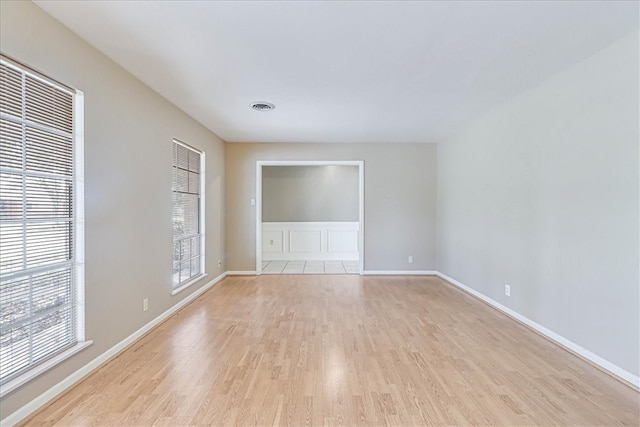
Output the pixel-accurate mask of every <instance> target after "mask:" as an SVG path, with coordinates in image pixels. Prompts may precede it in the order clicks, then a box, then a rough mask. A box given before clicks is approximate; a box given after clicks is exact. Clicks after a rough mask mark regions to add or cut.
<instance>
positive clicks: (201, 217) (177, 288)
mask: <svg viewBox="0 0 640 427" xmlns="http://www.w3.org/2000/svg"><path fill="white" fill-rule="evenodd" d="M178 145H180V146H182V147H184V148H186V149H187V150H190V151H193V152H195V153H196V154H198V156H199V159H200V172H199V174H200V179H199V194H198V200H199V203H198V226H199V227H198V228H199V231H198V234H197V236H198V237H199V238H200V248H199V249H200V255H199V258H200V272H199V273H198V274H196V275H195V276H191V277H190V278H189V279H187V280H185V281H183V282H179V283H177V284H174V282H173V275H174V274H175V273H174V270H173V264H174V262H175V259H173V256H172V260H171V269H172V270H171V271H172V274H171V295H176V294H178V293H180V292H181V291H183V290H185V289H187V288H188V287H190V286H192V285H193V284H195V283H196V282H199V281H200V280H202V279H204V278H205V277H207V275H208V274H207V270H206V265H205V234H206V233H205V205H206V204H205V193H206V191H205V176H206V168H205V164H206V153H205V152H204V151H203V150H200V149H198V148H196V147H194V146H192V145H189V144H187V143H185V142H183V141H181V140H179V139H177V138H173V140H172V143H171V148H172V152H173V151H175V150H176V149H177V146H178ZM175 161H177V160H172V170H171V174H172V178H171V200H172V202H171V211H172V215H173V209H174V199H173V197H174V193H175V192H176V189H175V187H174V185H175V182H176V177H175V176H174V173H175V172H176V171H177V169H176V168H177V165H176V163H175ZM171 226H172V231H171V248H172V253H173V251H174V245H175V240H176V235H175V234H174V232H173V221H172V225H171Z"/></svg>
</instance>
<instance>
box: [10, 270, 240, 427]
mask: <svg viewBox="0 0 640 427" xmlns="http://www.w3.org/2000/svg"><path fill="white" fill-rule="evenodd" d="M226 276H227V273H222V274H221V275H219V276H218V277H216V278H215V279H213V280H211V281H210V282H208V283H207V284H206V285H204V286H202V287H201V288H200V289H198V290H197V291H195V292H194V293H192V294H191V295H189V296H188V297H186V298H185V299H183V300H181V301H180V302H178V303H177V304H176V305H174V306H173V307H171V308H169V309H168V310H166V311H165V312H163V313H162V314H160V315H159V316H158V317H156V318H155V319H153V320H152V321H150V322H149V323H147V324H146V325H144V326H143V327H142V328H140V329H138V330H137V331H135V332H134V333H133V334H131V335H129V336H128V337H126V338H125V339H123V340H122V341H120V342H119V343H118V344H116V345H114V346H113V347H111V348H110V349H108V350H107V351H105V352H104V353H102V354H101V355H100V356H98V357H96V358H95V359H93V360H92V361H91V362H89V363H87V364H86V365H84V366H83V367H82V368H80V369H78V370H77V371H75V372H74V373H72V374H71V375H69V376H68V377H67V378H65V379H64V380H62V381H60V382H59V383H58V384H56V385H54V386H53V387H51V388H50V389H49V390H47V391H45V392H44V393H42V394H41V395H40V396H38V397H36V398H35V399H33V400H32V401H31V402H29V403H27V404H26V405H24V406H23V407H21V408H20V409H18V410H17V411H15V412H14V413H12V414H10V415H8V416H7V417H6V418H4V419H2V420H0V426H2V427H5V426H6V427H9V426H13V425H15V424H17V423H19V422H20V421H22V420H23V419H25V418H26V417H28V416H29V415H31V414H33V413H34V412H35V411H37V410H38V409H40V408H41V407H43V406H44V405H46V404H47V403H49V402H50V401H51V400H53V399H54V398H56V397H57V396H58V395H60V394H62V393H64V392H65V391H67V390H68V389H69V388H71V387H73V386H74V385H75V384H76V383H77V382H78V381H80V380H82V379H83V378H84V377H86V376H87V375H89V374H91V373H92V372H93V371H94V370H95V369H97V368H98V367H100V365H102V364H103V363H104V362H106V361H108V360H109V359H111V358H112V357H113V356H115V355H116V354H118V353H120V352H121V351H122V350H124V349H125V348H127V347H128V346H129V345H131V344H132V343H134V342H135V341H136V340H137V339H139V338H140V337H142V336H143V335H144V334H146V333H147V332H149V331H150V330H151V329H153V328H154V327H156V326H157V325H159V324H160V323H162V322H163V321H164V320H166V319H167V318H169V317H170V316H171V315H173V314H174V313H175V312H177V311H178V310H180V309H181V308H182V307H184V306H185V305H187V304H189V303H190V302H191V301H193V300H194V299H196V298H197V297H199V296H200V295H202V294H203V293H204V292H205V291H207V290H209V288H211V287H212V286H213V285H215V284H216V283H218V282H219V281H220V280H222V279H224V278H225V277H226Z"/></svg>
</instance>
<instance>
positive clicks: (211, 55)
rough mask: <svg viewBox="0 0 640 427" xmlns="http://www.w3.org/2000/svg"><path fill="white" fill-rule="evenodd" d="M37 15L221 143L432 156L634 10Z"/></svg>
mask: <svg viewBox="0 0 640 427" xmlns="http://www.w3.org/2000/svg"><path fill="white" fill-rule="evenodd" d="M36 3H37V4H38V5H39V6H40V7H41V8H43V9H44V10H45V11H47V12H48V13H50V14H51V15H53V16H54V17H55V18H56V19H58V20H59V21H61V22H62V23H63V24H65V25H67V26H68V27H69V28H71V29H72V30H73V31H74V32H76V33H77V34H79V35H80V36H81V37H82V38H84V39H86V40H87V41H88V42H89V43H91V44H92V45H94V46H96V47H97V48H98V49H100V50H101V51H102V52H104V53H105V54H106V55H107V56H109V57H110V58H112V59H113V60H114V61H116V62H117V63H119V64H120V65H122V66H123V67H124V68H125V69H127V70H128V71H129V72H131V73H132V74H133V75H135V76H137V77H138V78H139V79H140V80H142V81H143V82H145V83H146V84H148V85H149V86H150V87H152V88H153V89H155V90H156V91H157V92H159V93H160V94H162V95H163V96H164V97H166V98H167V99H168V100H170V101H171V102H172V103H174V104H175V105H177V106H178V107H179V108H181V109H182V110H184V111H185V112H187V113H188V114H189V115H191V116H192V117H194V118H195V119H197V120H198V121H199V122H201V123H202V124H204V125H205V126H206V127H208V128H209V129H211V130H212V131H213V132H215V133H216V134H218V135H219V136H220V137H222V138H223V139H224V140H226V141H229V142H441V141H443V140H445V139H446V138H447V137H449V136H451V135H452V133H454V132H455V131H456V130H458V129H460V127H461V125H463V124H464V123H465V122H467V121H469V120H470V119H472V118H474V117H475V116H477V115H478V114H479V113H480V112H483V111H486V110H488V109H490V108H492V107H493V106H496V105H497V104H499V103H501V102H504V101H505V100H507V99H508V98H510V97H513V96H515V95H517V94H518V93H520V92H522V91H524V90H526V89H528V88H530V87H533V86H535V85H537V84H539V83H540V82H542V81H543V80H545V79H546V78H548V77H550V76H552V75H554V74H556V73H558V72H559V71H561V70H563V69H565V68H567V67H569V66H571V65H572V64H575V63H576V62H578V61H580V60H583V59H585V58H587V57H588V56H590V55H592V54H594V53H595V52H597V51H599V50H601V49H603V48H604V47H606V46H608V45H609V44H611V43H612V42H614V41H615V40H617V39H619V38H621V37H623V36H624V35H626V34H628V33H629V32H631V31H633V30H634V29H637V28H638V22H639V19H638V10H639V4H638V2H636V1H629V2H612V1H606V2H595V1H587V2H578V1H556V2H551V1H545V2H542V1H532V2H516V1H502V2H498V1H496V2H480V1H470V2H462V1H451V2H417V1H416V2H399V1H390V2H356V1H349V2H346V1H345V2H337V1H334V2H328V1H326V2H325V1H315V2H311V1H309V2H266V1H264V2H222V1H215V2H214V1H149V2H146V1H84V2H79V1H75V0H72V1H36ZM254 101H268V102H272V103H274V104H276V109H275V110H273V111H271V112H258V111H253V110H251V109H250V108H249V105H250V104H251V103H252V102H254Z"/></svg>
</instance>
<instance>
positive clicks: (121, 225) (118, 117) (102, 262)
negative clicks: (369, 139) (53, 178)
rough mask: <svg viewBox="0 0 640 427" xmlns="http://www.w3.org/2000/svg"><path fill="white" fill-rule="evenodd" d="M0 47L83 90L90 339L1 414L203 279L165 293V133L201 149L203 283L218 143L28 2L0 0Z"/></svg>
mask: <svg viewBox="0 0 640 427" xmlns="http://www.w3.org/2000/svg"><path fill="white" fill-rule="evenodd" d="M0 43H1V45H0V47H1V49H2V52H3V53H5V54H7V55H9V56H11V57H13V58H15V59H16V60H19V61H22V62H24V63H26V64H28V65H30V66H31V67H34V68H35V69H37V70H40V71H42V72H44V73H45V74H47V75H49V76H51V77H52V78H55V79H57V80H59V81H61V82H63V83H65V84H68V85H70V86H72V87H74V88H77V89H79V90H82V91H83V92H84V95H85V96H84V102H85V122H84V125H85V165H84V166H85V168H84V169H85V194H86V196H85V199H86V206H85V219H86V228H85V236H86V252H85V255H86V256H85V258H86V265H85V267H86V286H85V293H86V298H85V300H86V336H87V339H89V340H93V345H92V346H90V347H88V348H87V349H85V350H83V351H82V352H80V353H78V354H76V355H75V356H73V357H72V358H70V359H68V360H67V361H66V362H64V363H62V364H60V365H58V366H57V367H56V368H54V369H52V370H50V371H48V372H47V373H45V374H43V375H41V376H39V377H38V378H37V379H35V380H33V381H31V382H29V383H27V384H25V385H24V386H22V387H20V388H19V389H17V390H15V391H14V392H12V393H10V394H8V395H6V396H2V400H1V402H0V418H3V419H4V418H5V417H7V416H9V415H10V414H11V413H13V412H14V411H15V410H17V409H18V408H20V407H21V406H23V405H24V404H26V403H28V402H29V401H31V400H32V399H33V398H35V397H36V396H38V395H40V394H41V393H43V392H44V391H46V390H48V389H49V388H50V387H51V386H53V385H54V384H57V383H58V382H60V381H61V380H63V379H64V378H66V377H67V376H68V375H69V374H71V373H73V372H74V371H76V370H77V369H79V368H80V367H82V366H84V365H85V364H87V363H88V362H89V361H91V360H93V359H94V358H96V357H97V356H99V355H101V354H102V353H104V352H105V350H107V349H109V348H111V347H112V346H113V345H115V344H116V343H118V342H120V341H121V340H123V339H124V338H125V337H127V336H129V335H130V334H131V333H133V332H134V331H136V330H138V329H139V328H140V327H142V326H143V325H145V324H146V323H148V322H149V321H151V320H152V319H154V318H155V317H156V316H158V315H159V314H160V313H162V312H164V311H165V310H167V309H168V308H169V307H172V306H173V305H175V304H176V303H178V302H180V301H181V300H183V299H184V298H185V297H187V296H188V295H189V294H191V293H192V292H194V291H196V290H197V289H198V288H200V287H201V286H202V285H204V284H205V283H206V282H207V280H202V281H200V283H197V284H196V285H194V286H193V287H191V288H189V289H187V290H185V291H183V292H181V293H179V294H178V295H176V296H172V295H171V270H172V243H171V239H172V237H171V236H172V221H171V209H172V201H171V171H172V151H171V150H172V138H174V137H176V138H178V139H180V140H182V141H185V142H188V143H189V144H191V145H193V146H195V147H197V148H199V149H202V150H204V151H205V152H206V159H207V164H206V173H207V175H206V203H207V205H206V212H207V213H206V230H207V233H206V241H207V243H206V254H207V255H206V264H207V266H208V267H207V270H208V272H209V274H210V276H209V279H211V278H213V277H215V276H217V275H218V274H220V272H222V271H223V269H224V265H223V266H222V268H221V269H219V268H218V265H217V260H218V259H222V254H223V252H224V232H223V229H222V212H223V211H224V194H223V190H224V143H223V142H222V141H221V140H220V139H219V138H218V137H216V135H214V134H213V133H211V132H210V131H209V130H207V129H205V128H204V127H203V126H201V125H200V124H198V123H197V122H196V121H194V120H193V119H191V118H190V117H189V116H187V115H186V114H185V113H183V112H182V111H180V110H178V109H177V108H176V107H174V106H173V105H172V104H170V103H169V102H167V101H166V100H165V99H163V98H162V97H160V96H159V95H158V94H157V93H155V92H153V91H152V90H151V89H150V88H148V87H147V86H145V85H144V84H142V83H141V82H140V81H139V80H137V79H135V78H134V77H133V76H132V75H130V74H129V73H127V72H126V71H125V70H123V69H122V68H121V67H119V66H118V65H116V64H115V63H113V62H112V61H111V60H109V59H108V58H107V57H106V56H104V55H102V54H101V53H100V52H98V51H97V50H96V49H95V48H93V47H91V46H90V45H88V44H87V43H86V42H84V41H82V40H81V39H80V38H78V37H77V36H76V35H75V34H73V33H72V32H71V31H69V30H68V29H67V28H66V27H64V26H63V25H62V24H60V23H59V22H57V21H55V20H54V19H53V18H52V17H51V16H49V15H48V14H46V13H45V12H43V11H42V10H41V9H40V8H38V7H37V6H35V5H34V4H33V3H31V2H7V1H2V2H0ZM143 298H149V310H148V311H147V312H143V311H142V299H143Z"/></svg>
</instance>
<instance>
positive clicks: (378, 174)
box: [225, 144, 437, 271]
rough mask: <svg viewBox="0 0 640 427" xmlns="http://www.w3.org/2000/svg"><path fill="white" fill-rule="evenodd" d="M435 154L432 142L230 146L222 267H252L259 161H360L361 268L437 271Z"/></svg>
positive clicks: (227, 166) (227, 164)
mask: <svg viewBox="0 0 640 427" xmlns="http://www.w3.org/2000/svg"><path fill="white" fill-rule="evenodd" d="M436 157H437V150H436V146H435V145H434V144H227V147H226V157H225V159H226V160H225V167H226V169H225V170H226V176H225V182H226V184H227V188H226V209H227V211H226V212H227V216H226V221H225V230H226V236H227V239H226V248H227V257H228V258H227V269H228V270H231V271H253V270H255V268H256V225H255V222H256V211H255V206H251V204H250V200H251V198H255V197H256V161H258V160H327V161H331V160H363V161H364V185H365V189H364V193H365V196H364V210H365V213H364V227H365V231H364V248H365V265H364V267H365V270H433V269H435V243H436V242H435V226H436V225H435V214H436V205H435V202H436ZM409 255H412V256H413V257H414V263H413V264H408V262H407V257H408V256H409Z"/></svg>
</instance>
